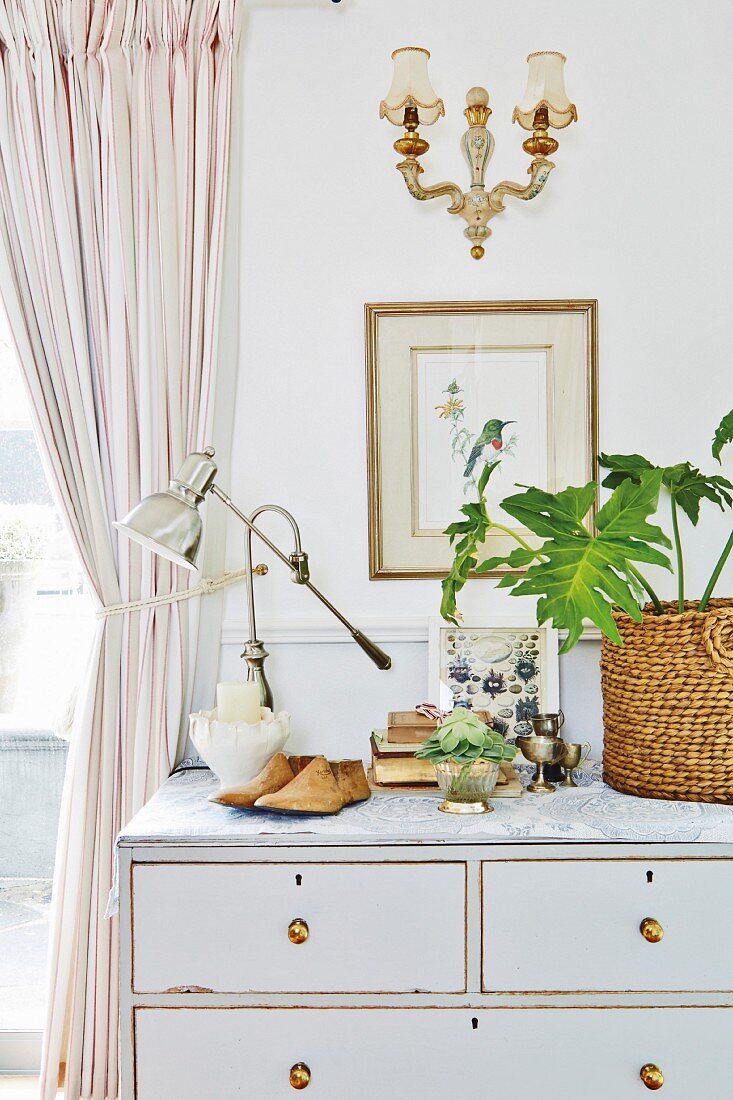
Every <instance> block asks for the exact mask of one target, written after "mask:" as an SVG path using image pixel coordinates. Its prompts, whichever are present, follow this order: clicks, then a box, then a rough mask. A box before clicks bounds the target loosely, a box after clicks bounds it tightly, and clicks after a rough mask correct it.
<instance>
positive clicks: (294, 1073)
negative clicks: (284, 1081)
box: [290, 1062, 311, 1089]
mask: <svg viewBox="0 0 733 1100" xmlns="http://www.w3.org/2000/svg"><path fill="white" fill-rule="evenodd" d="M310 1083H311V1071H310V1070H309V1069H308V1066H307V1065H306V1064H305V1062H296V1063H295V1065H294V1066H292V1067H291V1069H290V1084H291V1085H292V1086H293V1088H294V1089H307V1088H308V1085H309V1084H310Z"/></svg>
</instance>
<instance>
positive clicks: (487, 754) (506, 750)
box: [415, 707, 517, 764]
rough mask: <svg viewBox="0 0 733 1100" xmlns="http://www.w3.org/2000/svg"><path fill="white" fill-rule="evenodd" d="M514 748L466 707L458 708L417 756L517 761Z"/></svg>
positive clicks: (460, 760) (423, 744)
mask: <svg viewBox="0 0 733 1100" xmlns="http://www.w3.org/2000/svg"><path fill="white" fill-rule="evenodd" d="M516 752H517V750H516V748H515V746H514V745H508V744H507V742H506V741H505V740H504V738H503V737H502V735H501V734H500V733H499V731H498V730H494V729H491V728H490V727H489V726H487V725H486V723H485V722H482V721H481V719H480V718H477V717H476V715H475V714H472V713H471V711H467V710H466V709H465V708H464V707H457V708H456V709H455V710H454V711H452V713H451V714H449V715H448V717H447V718H446V719H445V721H444V722H442V723H441V725H439V726H438V728H437V729H436V731H435V733H433V734H431V736H430V737H428V739H427V740H426V741H424V742H423V743H422V745H421V746H420V748H419V749H418V750H417V752H416V753H415V756H417V757H419V758H420V759H421V760H432V761H433V763H436V762H438V761H440V760H455V761H457V762H458V763H459V764H470V763H472V761H474V760H494V761H495V762H496V763H499V762H500V761H502V760H513V759H514V757H515V756H516Z"/></svg>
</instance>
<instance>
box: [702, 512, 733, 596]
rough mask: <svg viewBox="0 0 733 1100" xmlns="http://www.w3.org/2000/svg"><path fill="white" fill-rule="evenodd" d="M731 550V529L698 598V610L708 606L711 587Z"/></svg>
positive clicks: (732, 545) (711, 591)
mask: <svg viewBox="0 0 733 1100" xmlns="http://www.w3.org/2000/svg"><path fill="white" fill-rule="evenodd" d="M732 550H733V531H731V533H730V536H729V538H728V541H727V542H726V544H725V546H724V547H723V552H722V554H721V555H720V557H719V558H718V560H717V562H716V563H715V568H714V569H713V572H712V576H711V577H710V580H709V581H708V583H707V587H706V588H705V591H704V592H703V594H702V599H701V600H700V603H699V604H698V608H697V610H698V611H704V610H705V608H706V607H707V606H708V603H709V601H710V597H711V596H712V594H713V589H714V588H715V586H716V584H717V583H718V577H719V576H720V574H721V573H722V571H723V566H724V565H725V563H726V562H727V560H728V558H729V557H730V554H731V551H732Z"/></svg>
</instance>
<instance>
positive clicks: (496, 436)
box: [463, 420, 516, 477]
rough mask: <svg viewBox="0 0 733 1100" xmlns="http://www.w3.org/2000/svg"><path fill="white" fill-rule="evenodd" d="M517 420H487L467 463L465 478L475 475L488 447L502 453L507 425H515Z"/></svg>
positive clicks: (464, 472)
mask: <svg viewBox="0 0 733 1100" xmlns="http://www.w3.org/2000/svg"><path fill="white" fill-rule="evenodd" d="M515 423H516V421H515V420H487V421H486V423H485V424H484V426H483V429H482V431H481V434H480V435H479V437H478V439H477V440H476V442H475V443H474V445H473V447H472V449H471V453H470V455H469V456H468V462H467V463H466V469H465V470H464V471H463V476H464V477H470V476H471V474H472V473H473V468H474V466H475V465H476V463H477V462H478V460H479V458H480V457H481V455H482V454H483V452H484V449H485V448H486V447H493V449H494V451H497V452H499V451H501V449H502V447H503V446H504V439H503V437H502V434H501V433H502V432H503V430H504V428H506V426H507V424H515Z"/></svg>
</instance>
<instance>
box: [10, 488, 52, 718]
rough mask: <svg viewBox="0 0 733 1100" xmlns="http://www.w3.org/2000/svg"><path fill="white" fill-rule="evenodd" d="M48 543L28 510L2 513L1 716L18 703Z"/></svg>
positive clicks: (12, 508) (39, 525) (12, 507)
mask: <svg viewBox="0 0 733 1100" xmlns="http://www.w3.org/2000/svg"><path fill="white" fill-rule="evenodd" d="M46 543H47V534H46V530H45V527H44V525H43V524H42V523H40V522H38V521H36V520H34V519H33V518H32V517H31V516H29V515H28V514H27V510H26V509H23V508H21V507H20V506H17V505H11V506H8V507H7V508H6V509H4V510H3V512H2V513H0V714H7V713H9V712H10V711H11V710H12V709H13V704H14V703H15V697H16V694H17V691H18V675H19V668H18V658H19V654H20V649H21V647H22V645H23V640H24V638H25V634H26V631H27V627H28V617H29V611H30V602H31V600H32V598H33V593H34V579H35V575H36V572H37V570H38V563H39V562H40V561H41V559H42V558H43V556H44V554H45V551H46Z"/></svg>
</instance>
